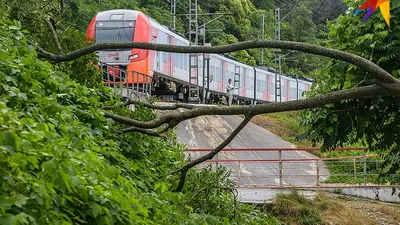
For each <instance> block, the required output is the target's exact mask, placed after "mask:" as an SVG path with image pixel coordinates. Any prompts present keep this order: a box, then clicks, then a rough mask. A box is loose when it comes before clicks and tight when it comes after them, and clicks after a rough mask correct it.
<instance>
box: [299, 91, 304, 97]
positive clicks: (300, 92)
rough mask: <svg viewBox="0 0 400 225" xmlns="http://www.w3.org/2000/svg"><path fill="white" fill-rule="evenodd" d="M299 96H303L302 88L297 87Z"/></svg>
mask: <svg viewBox="0 0 400 225" xmlns="http://www.w3.org/2000/svg"><path fill="white" fill-rule="evenodd" d="M299 98H303V89H299Z"/></svg>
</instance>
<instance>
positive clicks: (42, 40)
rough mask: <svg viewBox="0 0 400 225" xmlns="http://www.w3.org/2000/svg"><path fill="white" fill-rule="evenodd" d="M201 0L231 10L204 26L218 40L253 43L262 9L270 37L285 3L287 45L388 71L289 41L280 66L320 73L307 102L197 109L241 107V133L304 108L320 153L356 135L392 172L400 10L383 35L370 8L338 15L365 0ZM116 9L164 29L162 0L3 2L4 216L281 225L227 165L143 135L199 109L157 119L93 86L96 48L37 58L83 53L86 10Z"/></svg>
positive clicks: (255, 56) (0, 171)
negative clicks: (263, 117) (249, 200)
mask: <svg viewBox="0 0 400 225" xmlns="http://www.w3.org/2000/svg"><path fill="white" fill-rule="evenodd" d="M199 3H200V4H199V9H200V10H199V11H200V12H202V13H213V12H216V13H221V12H223V13H229V15H226V16H224V17H221V19H219V20H218V21H216V22H215V23H211V24H210V25H209V26H207V29H210V30H222V31H218V32H210V34H207V42H211V43H212V44H213V45H214V46H217V45H226V44H232V43H236V42H242V41H248V40H258V39H259V37H260V33H261V31H260V28H261V15H262V14H264V15H265V20H266V23H265V39H274V36H273V35H274V33H273V30H274V22H273V21H274V9H275V8H276V7H280V8H281V9H282V14H283V15H288V16H287V17H286V20H285V21H283V22H282V38H281V39H282V40H290V41H297V42H303V43H309V44H314V45H319V46H322V47H324V46H327V47H331V48H334V49H339V50H344V51H347V52H350V53H354V54H357V55H360V56H362V57H365V58H367V59H370V60H371V61H372V62H374V63H376V64H378V65H379V66H381V67H382V68H384V69H385V70H380V69H379V67H375V66H376V65H374V64H370V62H369V61H368V60H366V61H362V62H361V63H358V62H357V59H360V58H357V57H355V56H354V55H346V56H347V58H346V59H347V60H346V61H347V63H343V62H339V61H338V60H330V59H325V58H321V57H320V56H315V55H310V54H306V53H299V52H295V53H291V52H290V51H291V50H290V49H294V47H293V46H291V45H290V46H289V45H288V46H286V49H288V50H284V54H286V53H291V55H290V58H293V59H294V60H292V61H291V60H289V59H288V60H285V63H284V72H285V73H291V74H298V75H306V76H312V77H314V78H316V79H317V81H319V83H318V86H316V87H315V89H314V90H312V91H311V92H310V94H309V96H308V97H310V99H309V100H306V101H303V102H300V103H299V104H292V105H291V104H286V105H283V106H282V105H279V104H280V103H271V104H270V105H261V106H259V105H258V106H245V107H237V108H236V109H235V110H236V111H235V110H231V109H226V108H223V107H221V108H218V109H217V108H208V109H205V108H202V109H200V110H197V112H202V113H203V114H204V115H205V114H208V115H212V114H218V113H225V114H230V115H234V114H243V115H245V117H246V118H245V119H244V121H243V122H242V124H241V126H240V127H238V128H237V129H236V130H235V132H237V133H238V132H240V129H241V128H242V127H244V126H245V125H246V124H247V123H248V122H249V121H250V119H251V118H252V117H253V116H254V115H258V114H262V113H270V112H278V111H286V110H288V111H291V110H299V109H308V111H306V112H305V115H304V118H305V120H304V121H305V124H306V125H307V126H308V128H310V129H309V131H308V133H307V135H306V136H307V137H308V138H311V139H312V140H313V141H322V142H323V143H324V146H323V147H324V148H331V147H334V146H340V145H343V144H346V143H352V142H356V141H360V140H361V141H364V143H365V144H366V145H367V146H368V147H371V148H380V149H391V151H390V154H389V156H388V157H387V164H385V165H384V166H387V167H386V170H385V171H386V172H387V171H390V172H391V173H397V174H399V173H400V172H399V165H400V163H399V160H398V155H397V154H398V153H399V148H398V140H399V139H398V131H399V130H400V129H399V128H400V122H399V117H398V112H399V103H398V101H397V100H398V96H399V93H400V92H399V86H400V85H399V84H398V81H397V78H398V76H399V61H398V57H399V55H398V53H399V51H398V50H399V37H400V33H399V32H400V27H399V18H398V17H395V16H393V17H394V18H392V24H391V27H390V29H388V28H387V27H385V22H384V21H383V19H382V18H381V17H380V15H378V14H377V13H376V14H375V15H373V17H372V18H371V19H370V21H368V23H366V24H361V19H360V17H361V16H358V17H357V19H354V18H355V17H352V15H351V14H346V13H345V11H346V10H347V9H348V6H352V7H353V9H354V8H356V7H357V6H358V5H360V4H361V3H362V1H357V2H356V3H353V2H352V1H345V3H343V2H342V1H339V0H337V1H328V0H326V1H325V0H324V1H317V0H304V1H300V0H283V1H281V0H277V1H272V0H264V1H256V0H252V1H250V0H216V1H201V2H200V1H199ZM187 4H188V2H186V1H178V5H177V8H178V10H177V12H178V13H180V14H183V13H186V11H187V10H186V9H187V8H188V5H187ZM345 4H348V6H346V5H345ZM116 8H129V9H138V10H141V11H143V12H145V13H147V14H148V15H150V16H152V17H153V18H155V19H157V20H158V21H159V22H161V23H163V24H165V25H168V24H169V16H167V15H169V12H170V11H169V4H168V2H167V1H161V0H147V1H143V0H139V1H128V0H119V1H116V0H105V1H99V0H69V1H65V0H61V1H59V0H46V1H37V0H0V9H1V10H0V56H1V57H0V130H1V132H0V177H1V179H2V181H1V183H0V224H279V221H278V220H277V219H276V218H274V217H272V216H270V215H269V212H268V211H260V210H258V209H256V208H255V207H253V206H251V205H247V204H242V203H239V202H237V201H236V198H235V197H236V194H235V191H234V190H233V186H234V184H233V183H232V181H231V180H229V179H228V175H229V174H228V173H227V171H225V169H224V168H219V169H218V170H217V171H214V170H212V169H211V168H205V169H201V170H200V169H194V168H193V167H194V166H195V165H196V163H198V161H194V162H193V161H192V162H188V161H187V160H185V159H184V155H183V149H184V146H182V145H181V144H179V143H177V142H176V137H175V134H174V130H173V129H170V130H169V131H168V132H164V133H163V135H162V137H153V136H156V135H147V134H148V133H150V132H149V130H146V129H147V128H149V129H152V128H158V126H155V127H151V126H149V124H151V123H152V122H154V121H156V122H157V121H161V122H163V123H162V124H161V125H164V123H165V124H167V125H168V127H167V128H170V126H171V127H172V128H173V125H176V122H177V121H178V122H179V121H180V120H183V119H186V118H193V117H195V116H201V114H199V113H198V114H195V113H193V115H192V114H190V113H192V112H194V111H190V110H188V111H186V112H185V113H187V115H186V114H184V113H183V114H179V113H177V112H175V114H172V115H173V116H170V117H169V118H172V119H171V120H170V121H164V120H157V118H158V117H157V115H156V114H155V112H154V111H153V110H152V109H151V108H149V107H146V106H144V105H141V104H137V105H136V109H135V111H134V112H133V111H131V110H129V109H128V108H127V107H124V106H123V104H122V102H121V100H120V99H119V97H118V96H115V94H114V93H112V90H110V89H109V88H107V87H104V86H103V85H102V84H101V82H100V81H101V80H100V79H101V77H100V76H98V71H97V70H96V68H95V67H94V66H93V64H91V63H90V62H93V61H96V59H95V56H94V53H93V52H92V53H90V54H86V55H83V56H81V57H79V58H77V59H74V60H66V61H65V62H62V63H56V62H54V61H52V60H50V59H46V58H43V57H39V53H38V52H41V51H48V52H51V53H54V54H60V55H63V54H65V53H68V52H71V51H73V50H77V49H80V48H83V47H85V46H86V44H85V35H84V33H85V30H86V27H87V24H88V23H89V22H90V20H91V19H92V17H93V16H95V15H96V13H97V12H99V11H102V10H108V9H116ZM399 10H400V7H399V4H394V5H393V6H392V11H393V12H392V13H393V15H398V14H399V13H400V12H399ZM289 13H290V14H289ZM211 18H212V17H202V18H201V19H200V21H201V22H206V21H207V20H209V19H211ZM177 21H178V22H177V30H178V31H179V32H181V33H185V28H186V26H187V25H186V24H187V22H185V17H178V19H177ZM256 44H257V43H256ZM261 44H263V43H261ZM261 44H259V46H261ZM265 45H266V44H265V43H264V45H263V46H264V47H265ZM283 45H284V44H282V46H283ZM299 46H303V47H302V50H303V51H305V52H307V49H309V50H308V52H309V53H310V52H312V51H311V50H313V51H314V53H317V54H319V55H325V56H331V57H332V55H333V53H332V52H329V51H325V50H326V49H325V48H317V47H315V46H314V47H313V48H311V47H310V48H308V47H309V46H308V45H299ZM307 46H308V47H307ZM310 49H311V50H310ZM315 49H317V50H315ZM324 51H325V52H324ZM331 53H332V54H331ZM231 54H232V55H233V56H234V57H236V58H237V59H238V60H240V61H242V62H245V63H248V64H251V65H259V64H260V61H261V58H260V56H261V55H260V49H256V48H254V49H240V51H233V52H232V53H231ZM273 59H274V55H273V52H272V51H271V50H268V49H267V48H266V51H265V58H264V62H265V64H266V65H269V66H273V63H272V60H273ZM336 59H343V57H342V58H340V57H336ZM357 63H358V64H357ZM354 64H357V65H358V67H356V66H355V65H354ZM321 65H324V66H325V67H322V66H321ZM365 71H367V72H365ZM390 74H391V75H393V77H394V78H396V79H394V78H393V77H391V76H390ZM351 87H354V89H352V90H349V88H351ZM335 91H336V92H335ZM331 92H335V93H331ZM327 93H331V94H327ZM325 94H326V95H325ZM313 97H315V98H313ZM357 97H360V99H355V100H352V99H353V98H357ZM364 97H370V98H364ZM328 103H329V104H328ZM105 106H112V111H111V112H112V113H113V114H112V113H110V112H108V111H105V110H102V109H104V107H105ZM310 108H311V109H310ZM202 110H203V111H202ZM211 110H214V111H211ZM116 115H117V116H116ZM118 116H119V117H118ZM191 116H192V117H191ZM126 118H128V119H126ZM119 119H120V121H118V120H119ZM349 120H351V121H352V122H351V123H349V122H348V121H349ZM121 121H125V124H124V123H122V122H121ZM126 122H129V123H130V124H138V125H144V127H139V126H138V129H140V130H139V131H142V132H130V133H128V132H126V133H124V132H121V130H122V129H123V128H126V126H125V125H127V124H126ZM129 123H128V124H129ZM145 130H146V131H147V134H146V132H145ZM151 131H153V130H151ZM377 131H379V132H377ZM152 134H154V133H152ZM229 138H234V134H232V135H231V136H230V137H229ZM229 138H227V140H226V141H225V142H224V143H222V144H221V145H220V146H219V147H218V148H217V149H216V150H215V151H214V152H213V153H215V154H216V153H218V151H220V150H221V149H222V148H223V147H224V146H223V145H224V144H227V143H226V142H229ZM209 156H211V158H212V156H213V155H209ZM204 159H206V158H204ZM178 172H180V173H178ZM179 175H180V176H179ZM185 179H186V180H185ZM182 180H183V181H182Z"/></svg>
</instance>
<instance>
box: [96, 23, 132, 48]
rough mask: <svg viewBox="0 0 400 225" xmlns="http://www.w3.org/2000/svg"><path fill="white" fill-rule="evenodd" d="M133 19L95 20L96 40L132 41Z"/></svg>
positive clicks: (100, 41) (99, 41)
mask: <svg viewBox="0 0 400 225" xmlns="http://www.w3.org/2000/svg"><path fill="white" fill-rule="evenodd" d="M134 31H135V21H97V22H96V42H97V43H102V42H132V41H133V34H134Z"/></svg>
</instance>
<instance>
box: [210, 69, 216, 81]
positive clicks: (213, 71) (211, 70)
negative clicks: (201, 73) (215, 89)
mask: <svg viewBox="0 0 400 225" xmlns="http://www.w3.org/2000/svg"><path fill="white" fill-rule="evenodd" d="M210 75H211V76H213V77H214V80H216V79H217V74H216V73H215V66H211V67H210Z"/></svg>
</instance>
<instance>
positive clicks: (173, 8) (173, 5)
mask: <svg viewBox="0 0 400 225" xmlns="http://www.w3.org/2000/svg"><path fill="white" fill-rule="evenodd" d="M170 1H171V19H170V25H169V26H170V27H172V28H173V29H174V30H175V25H176V0H170Z"/></svg>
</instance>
